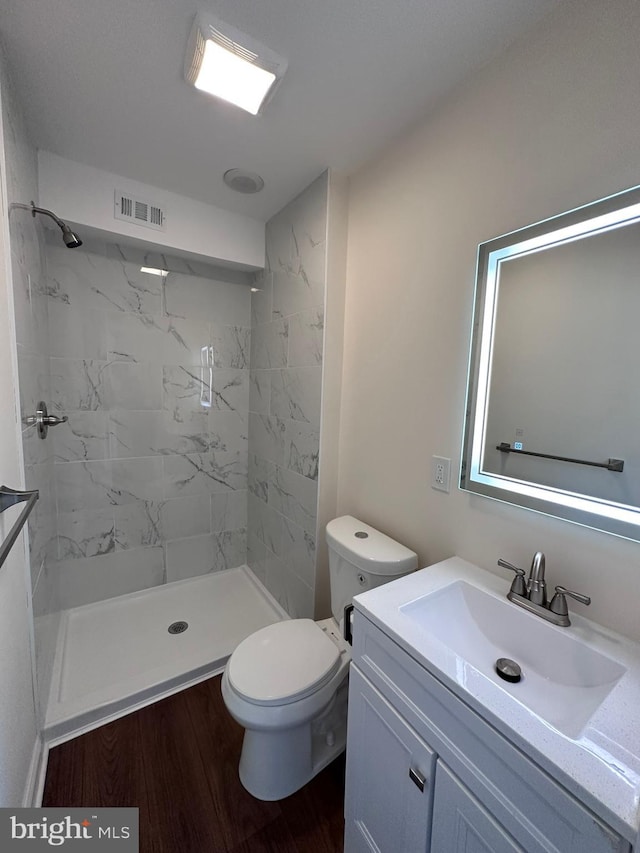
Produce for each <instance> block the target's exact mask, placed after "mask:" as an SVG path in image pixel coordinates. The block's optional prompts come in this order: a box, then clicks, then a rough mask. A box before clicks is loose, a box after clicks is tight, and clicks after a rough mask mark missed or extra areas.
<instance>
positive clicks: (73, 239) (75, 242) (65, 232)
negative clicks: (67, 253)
mask: <svg viewBox="0 0 640 853" xmlns="http://www.w3.org/2000/svg"><path fill="white" fill-rule="evenodd" d="M60 227H61V228H62V239H63V240H64V244H65V246H66V247H67V249H77V248H78V246H82V240H81V239H80V238H79V237H78V235H77V234H75V233H74V232H73V231H72V230H71V228H69V226H68V225H67V224H66V223H65V222H63V223H62V224H61V225H60Z"/></svg>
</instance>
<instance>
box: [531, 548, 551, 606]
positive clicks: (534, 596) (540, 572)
mask: <svg viewBox="0 0 640 853" xmlns="http://www.w3.org/2000/svg"><path fill="white" fill-rule="evenodd" d="M527 598H528V599H529V601H532V602H533V603H534V604H540V605H541V606H542V607H546V606H547V582H546V581H545V579H544V554H543V553H542V551H536V553H535V554H534V555H533V560H532V561H531V569H530V571H529V581H528V582H527Z"/></svg>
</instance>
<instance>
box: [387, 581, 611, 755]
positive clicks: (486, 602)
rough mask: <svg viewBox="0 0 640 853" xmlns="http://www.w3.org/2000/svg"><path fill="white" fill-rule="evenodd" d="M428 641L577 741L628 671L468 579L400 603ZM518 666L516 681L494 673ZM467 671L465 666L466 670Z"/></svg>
mask: <svg viewBox="0 0 640 853" xmlns="http://www.w3.org/2000/svg"><path fill="white" fill-rule="evenodd" d="M399 610H400V613H401V615H402V616H403V617H404V618H406V619H408V620H410V621H411V622H412V623H413V625H414V626H415V627H417V628H418V630H419V631H420V633H422V634H425V635H427V636H428V638H429V641H430V642H431V641H434V642H437V643H439V644H442V645H443V646H445V647H446V648H447V650H448V651H449V652H450V653H452V654H454V655H455V656H456V658H457V659H458V660H457V661H456V672H458V674H459V677H460V679H461V680H462V681H464V679H465V677H466V675H469V676H471V675H472V674H473V675H475V673H477V672H480V673H482V674H483V675H485V676H487V677H488V678H490V679H491V680H493V681H494V682H495V683H496V684H499V685H500V686H501V687H503V688H504V690H506V691H507V692H508V693H509V694H510V695H511V696H512V697H513V698H514V699H516V700H517V701H518V702H520V703H522V704H523V705H524V706H525V707H527V708H528V709H529V710H530V711H532V712H533V713H535V714H536V715H537V716H538V717H540V718H541V719H542V720H544V721H545V722H546V723H548V724H549V725H551V726H553V727H554V728H556V729H558V730H559V731H560V732H562V733H564V734H565V735H567V736H568V737H571V738H577V737H578V736H579V735H580V733H581V732H582V730H583V729H584V727H585V725H586V723H587V722H588V720H589V719H590V718H591V717H592V716H593V714H594V713H595V711H597V709H598V708H599V707H600V705H601V704H602V703H603V701H604V700H605V699H606V697H607V696H608V695H609V693H610V692H611V690H612V689H613V688H614V687H615V685H616V683H617V682H618V681H619V680H620V678H621V677H622V676H623V675H624V673H625V672H626V669H625V668H624V667H623V666H622V665H621V664H619V663H618V662H617V661H615V660H612V659H611V658H609V657H607V656H606V655H604V654H602V653H601V652H599V651H597V650H595V649H593V648H591V647H590V646H589V645H588V644H587V643H585V642H583V641H582V640H580V639H578V638H577V637H576V636H572V635H571V634H570V633H568V630H567V629H566V628H557V627H555V626H553V625H551V624H550V623H548V622H545V621H544V620H543V619H542V618H541V617H539V616H535V615H533V614H531V613H527V612H526V611H525V610H523V609H521V608H519V607H517V606H516V605H515V604H512V603H511V602H509V601H507V599H506V598H499V597H497V596H496V595H493V594H491V593H489V592H485V591H484V590H482V589H480V588H479V587H476V586H474V585H473V584H470V583H467V582H465V581H455V582H454V583H451V584H449V585H448V586H445V587H442V588H440V589H438V590H436V591H434V592H431V593H429V594H427V595H423V596H421V597H420V598H417V599H415V600H413V601H410V602H408V603H406V604H403V605H401V606H400V607H399ZM501 657H507V658H511V659H513V660H515V661H516V662H517V663H518V664H519V665H520V666H521V668H522V679H521V681H519V682H518V683H516V684H510V683H507V682H505V681H503V680H502V679H501V678H500V677H499V676H498V675H497V673H496V671H495V662H496V660H497V659H498V658H501ZM469 668H470V669H469Z"/></svg>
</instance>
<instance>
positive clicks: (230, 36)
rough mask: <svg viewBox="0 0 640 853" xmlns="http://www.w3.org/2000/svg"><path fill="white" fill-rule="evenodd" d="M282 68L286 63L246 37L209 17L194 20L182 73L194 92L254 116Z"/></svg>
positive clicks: (277, 80) (281, 74)
mask: <svg viewBox="0 0 640 853" xmlns="http://www.w3.org/2000/svg"><path fill="white" fill-rule="evenodd" d="M286 68H287V62H286V60H284V59H283V58H282V57H280V56H278V55H277V54H275V53H273V51H271V50H269V49H268V48H267V47H265V46H264V45H262V44H260V43H259V42H257V41H256V40H255V39H252V38H251V37H250V36H247V35H245V34H244V33H241V32H240V31H239V30H236V29H235V28H234V27H231V26H229V25H228V24H225V23H223V22H222V21H220V20H219V19H217V18H214V17H212V16H211V15H204V14H200V15H197V16H196V19H195V21H194V23H193V27H192V29H191V35H190V36H189V42H188V45H187V56H186V59H185V69H184V73H185V78H186V79H187V81H188V82H189V83H191V84H192V85H193V86H195V87H196V88H197V89H200V90H201V91H203V92H208V93H209V94H210V95H214V96H216V97H218V98H222V99H223V100H225V101H228V102H230V103H232V104H235V105H236V106H238V107H241V108H242V109H243V110H246V111H247V112H249V113H251V114H252V115H257V114H258V113H259V112H260V110H261V108H262V107H263V106H264V105H265V104H266V102H267V101H268V100H269V98H271V96H272V95H273V93H274V92H275V90H276V88H277V86H278V84H279V83H280V80H281V79H282V76H283V74H284V72H285V71H286Z"/></svg>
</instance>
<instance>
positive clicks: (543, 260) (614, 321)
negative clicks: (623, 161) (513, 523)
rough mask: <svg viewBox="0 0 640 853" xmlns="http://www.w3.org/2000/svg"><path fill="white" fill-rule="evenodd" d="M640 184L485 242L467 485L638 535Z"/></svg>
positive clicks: (581, 521) (471, 383)
mask: <svg viewBox="0 0 640 853" xmlns="http://www.w3.org/2000/svg"><path fill="white" fill-rule="evenodd" d="M639 328H640V188H635V189H632V190H627V191H626V192H623V193H619V194H617V195H615V196H611V197H609V198H606V199H603V200H601V201H598V202H594V203H592V204H588V205H585V206H584V207H581V208H578V209H577V210H573V211H571V212H570V213H565V214H562V215H560V216H556V217H553V218H552V219H548V220H545V221H544V222H540V223H537V224H535V225H532V226H530V227H528V228H524V229H522V230H520V231H516V232H514V233H511V234H507V235H505V236H503V237H498V238H497V239H495V240H491V241H489V242H487V243H483V244H481V245H480V246H479V248H478V266H477V278H476V298H475V308H474V325H473V336H472V345H471V358H470V368H469V385H468V393H467V411H466V424H465V433H464V443H463V458H462V466H461V474H460V486H461V488H463V489H466V490H468V491H471V492H477V493H478V494H481V495H485V496H486V497H490V498H496V499H498V500H502V501H508V502H509V503H513V504H518V505H520V506H523V507H526V508H528V509H532V510H535V511H538V512H544V513H548V514H550V515H554V516H557V517H560V518H564V519H567V520H569V521H573V522H577V523H579V524H585V525H588V526H590V527H595V528H599V529H602V530H606V531H608V532H610V533H614V534H616V535H618V536H625V537H627V538H630V539H639V540H640V332H639Z"/></svg>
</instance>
